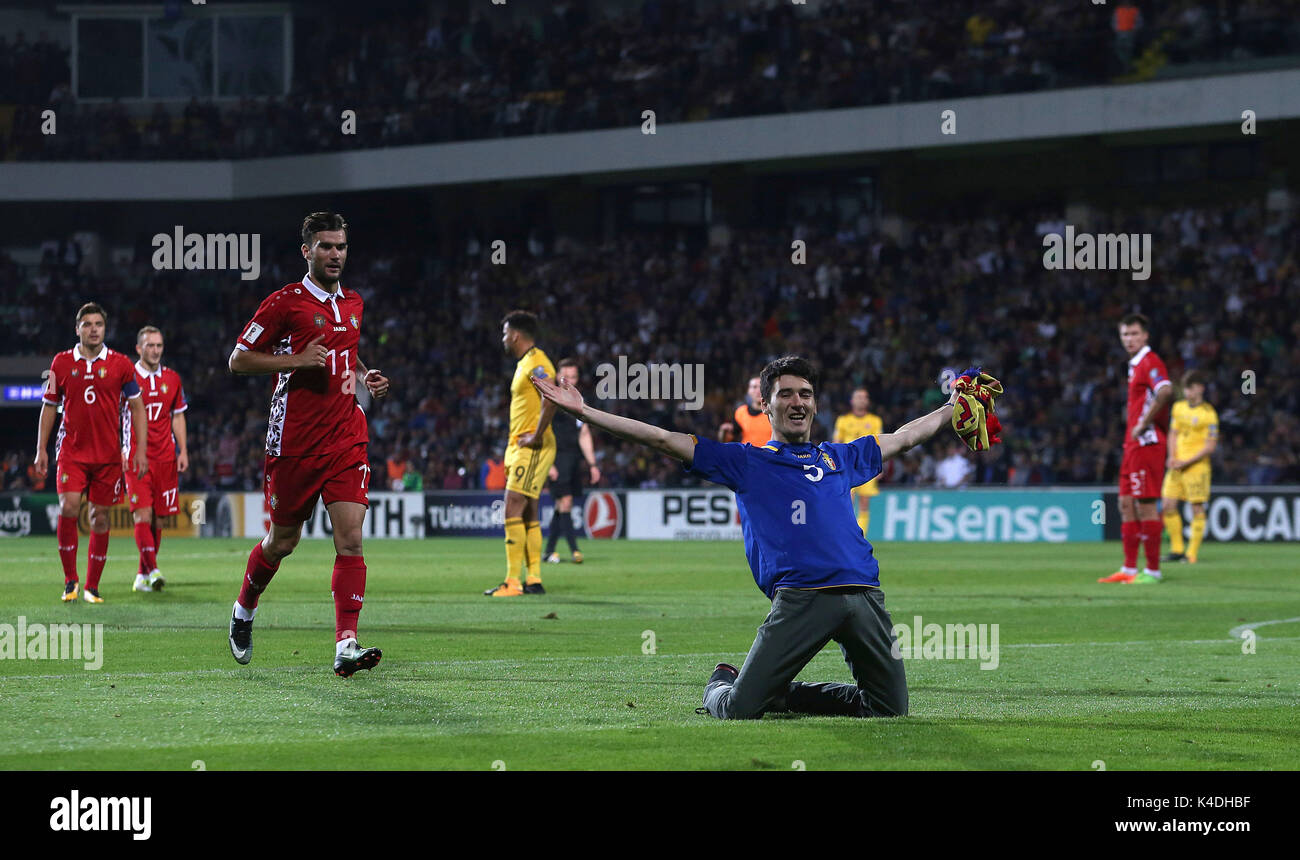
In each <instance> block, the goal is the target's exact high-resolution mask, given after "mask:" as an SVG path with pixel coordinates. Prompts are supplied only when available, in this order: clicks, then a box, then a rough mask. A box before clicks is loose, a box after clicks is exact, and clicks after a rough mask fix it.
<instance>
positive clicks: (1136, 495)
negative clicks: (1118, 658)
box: [1097, 314, 1174, 585]
mask: <svg viewBox="0 0 1300 860" xmlns="http://www.w3.org/2000/svg"><path fill="white" fill-rule="evenodd" d="M1150 337H1151V324H1150V322H1148V320H1147V318H1146V317H1144V316H1143V315H1142V314H1129V315H1128V316H1126V317H1124V319H1122V320H1120V324H1119V339H1120V342H1121V343H1123V344H1124V350H1125V351H1126V352H1127V353H1128V354H1129V361H1128V412H1127V415H1128V418H1127V421H1126V422H1125V426H1124V429H1125V434H1124V459H1123V462H1122V464H1121V465H1120V467H1119V518H1120V535H1121V537H1122V538H1123V542H1124V566H1123V567H1121V568H1120V569H1119V570H1118V571H1116V572H1115V573H1113V574H1111V575H1110V576H1106V577H1102V578H1101V579H1099V580H1097V581H1098V582H1119V583H1124V584H1129V583H1135V584H1140V585H1150V584H1154V583H1158V582H1160V532H1161V521H1160V519H1159V518H1158V516H1157V514H1156V500H1157V499H1158V498H1159V497H1160V485H1161V483H1162V482H1163V481H1164V479H1165V450H1166V438H1167V436H1168V433H1169V404H1170V402H1172V401H1173V399H1174V387H1173V385H1172V384H1171V383H1170V381H1169V372H1168V371H1167V370H1165V363H1164V362H1163V361H1161V360H1160V357H1159V356H1158V355H1156V354H1155V353H1154V352H1152V351H1151V347H1149V346H1147V341H1148V340H1149V339H1150ZM1139 544H1142V545H1143V546H1145V548H1146V559H1147V564H1146V568H1145V569H1144V570H1143V571H1142V573H1140V574H1139V573H1138V571H1137V556H1138V545H1139Z"/></svg>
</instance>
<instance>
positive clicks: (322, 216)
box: [302, 212, 348, 248]
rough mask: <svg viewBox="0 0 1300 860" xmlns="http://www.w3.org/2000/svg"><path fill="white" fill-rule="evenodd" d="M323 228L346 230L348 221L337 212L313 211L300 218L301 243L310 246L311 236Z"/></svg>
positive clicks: (345, 233) (345, 232)
mask: <svg viewBox="0 0 1300 860" xmlns="http://www.w3.org/2000/svg"><path fill="white" fill-rule="evenodd" d="M325 230H342V231H343V233H344V235H347V232H348V222H347V221H345V220H343V216H342V215H340V214H338V213H337V212H313V213H311V214H310V215H308V216H307V217H306V218H304V219H302V243H303V244H304V245H306V246H307V247H308V248H310V247H311V241H312V237H313V236H315V235H316V234H317V233H320V232H322V231H325Z"/></svg>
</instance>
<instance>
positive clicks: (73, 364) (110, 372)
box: [34, 302, 149, 603]
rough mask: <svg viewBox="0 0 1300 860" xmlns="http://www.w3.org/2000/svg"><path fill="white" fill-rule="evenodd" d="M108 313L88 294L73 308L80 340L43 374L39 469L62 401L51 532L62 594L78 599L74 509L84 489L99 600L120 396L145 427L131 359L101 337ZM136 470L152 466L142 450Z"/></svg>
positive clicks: (90, 582)
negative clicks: (59, 565)
mask: <svg viewBox="0 0 1300 860" xmlns="http://www.w3.org/2000/svg"><path fill="white" fill-rule="evenodd" d="M107 324H108V314H106V313H104V309H103V308H101V307H100V306H99V305H97V304H95V303H93V302H89V303H87V304H84V305H82V306H81V309H80V310H78V311H77V326H76V332H77V337H78V339H79V342H78V344H77V345H76V346H74V347H73V348H72V349H69V350H67V351H65V352H61V353H59V354H58V355H56V356H54V360H53V361H52V362H50V373H49V377H48V378H47V379H46V382H45V396H44V403H43V405H42V406H41V417H40V423H39V425H38V428H37V432H36V461H35V463H34V465H35V467H36V474H37V475H38V477H39V478H40V480H42V481H44V480H45V475H46V473H47V472H49V467H50V463H49V454H48V453H47V452H46V450H45V449H46V446H47V445H48V444H49V441H50V432H51V431H52V430H53V429H54V416H55V413H56V411H57V410H58V408H59V407H60V406H61V407H62V408H63V421H62V422H61V423H60V424H59V436H58V439H57V441H56V442H55V443H54V445H55V457H56V460H57V466H58V468H57V470H56V476H57V477H56V479H55V484H56V486H57V487H58V493H59V507H60V512H59V513H60V516H59V524H58V526H57V527H56V529H55V534H56V535H57V539H58V542H59V559H60V560H61V561H62V562H63V599H64V600H65V601H69V600H76V599H77V584H78V582H79V579H78V577H77V539H78V535H77V515H78V514H79V513H80V512H81V493H82V491H87V495H88V496H89V498H90V511H89V516H90V558H89V562H88V564H87V567H86V588H85V590H84V592H83V593H82V597H83V598H84V599H85V601H86V602H87V603H103V602H104V601H103V599H102V598H101V597H100V596H99V577H100V575H101V574H103V572H104V563H105V562H106V561H107V560H108V509H109V508H111V507H112V506H113V505H116V504H118V503H119V502H121V501H122V424H123V415H122V401H123V400H125V401H126V403H127V404H128V405H129V409H130V417H131V425H132V426H133V427H134V428H135V432H136V433H138V434H143V433H144V432H145V412H144V405H143V402H142V401H141V399H140V386H139V385H138V384H137V383H136V381H135V368H134V367H132V366H131V359H129V358H127V357H126V356H125V355H123V354H122V353H120V352H114V351H113V350H111V349H109V348H108V347H107V346H105V345H104V331H105V329H106V328H107ZM129 467H130V469H132V470H133V471H134V472H135V473H136V474H137V475H144V474H146V473H147V472H148V471H149V461H148V457H147V455H146V453H145V452H144V451H137V452H136V453H135V455H134V456H133V457H132V458H131V462H130V464H129Z"/></svg>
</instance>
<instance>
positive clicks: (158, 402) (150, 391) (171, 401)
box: [122, 361, 189, 464]
mask: <svg viewBox="0 0 1300 860" xmlns="http://www.w3.org/2000/svg"><path fill="white" fill-rule="evenodd" d="M135 381H136V384H137V385H139V386H140V397H141V398H142V399H143V400H144V417H145V423H146V426H147V428H148V431H147V432H148V435H149V447H148V448H147V449H146V450H147V452H148V455H149V462H150V464H153V463H170V462H172V461H173V460H175V459H176V434H175V433H173V432H172V417H173V416H176V415H179V414H181V413H182V412H184V411H185V410H186V409H188V408H189V405H188V404H187V403H186V402H185V392H184V391H183V390H182V389H181V375H180V374H179V373H177V372H176V371H174V370H172V369H171V368H170V367H164V366H162V365H159V367H158V369H157V370H155V371H154V372H153V373H150V372H149V370H148V369H147V368H146V367H145V366H144V362H141V361H137V362H136V363H135ZM122 424H123V426H122V432H124V433H126V434H127V436H128V437H129V438H130V439H131V448H130V450H129V451H128V452H127V456H128V457H135V445H136V441H137V440H136V438H135V433H134V432H132V428H131V423H130V413H129V412H124V413H123V415H122Z"/></svg>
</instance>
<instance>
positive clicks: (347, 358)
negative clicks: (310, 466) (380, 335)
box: [235, 276, 369, 457]
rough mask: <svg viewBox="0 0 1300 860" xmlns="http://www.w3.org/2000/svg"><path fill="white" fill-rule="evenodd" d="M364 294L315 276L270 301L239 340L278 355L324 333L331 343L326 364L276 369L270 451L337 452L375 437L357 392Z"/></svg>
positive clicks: (281, 453) (283, 453)
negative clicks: (330, 289) (329, 285)
mask: <svg viewBox="0 0 1300 860" xmlns="http://www.w3.org/2000/svg"><path fill="white" fill-rule="evenodd" d="M363 304H364V303H363V302H362V300H361V295H360V293H357V292H356V291H355V290H345V289H343V287H342V285H340V286H339V287H338V289H337V291H336V292H335V293H333V294H330V293H327V292H325V291H324V290H322V289H321V288H320V287H318V286H317V285H316V284H314V283H313V282H312V280H311V278H310V276H304V277H303V279H302V281H300V282H298V283H296V284H289V285H287V286H285V287H284V288H283V289H280V290H277V291H276V292H274V293H272V294H271V295H269V296H267V297H266V299H264V300H263V301H262V305H261V307H259V308H258V309H257V313H255V314H254V315H253V319H252V320H250V321H249V323H248V324H247V325H246V326H244V331H243V333H242V334H241V335H240V336H239V339H238V340H237V341H236V342H235V346H236V347H237V348H239V349H250V350H254V351H256V352H264V353H268V354H271V355H285V354H294V355H297V354H299V353H301V352H302V351H303V350H304V349H305V348H306V347H307V345H308V344H309V343H311V342H312V341H313V340H315V339H316V338H317V337H321V336H324V338H325V339H324V340H323V341H322V342H321V344H322V346H324V347H325V348H326V349H327V350H329V354H328V356H326V358H325V366H324V367H311V368H304V369H299V370H292V371H285V372H282V373H279V374H277V375H276V380H275V389H274V391H273V393H272V394H271V416H270V420H269V421H268V423H267V428H266V453H267V454H268V455H270V456H274V457H300V456H303V455H306V454H330V453H333V452H335V451H342V450H345V449H347V448H351V447H353V446H355V445H364V444H366V442H367V441H369V433H368V431H367V427H366V415H365V413H364V412H362V411H361V406H360V405H359V404H358V403H357V399H356V368H357V344H358V343H359V342H360V340H361V314H362V307H363Z"/></svg>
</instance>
